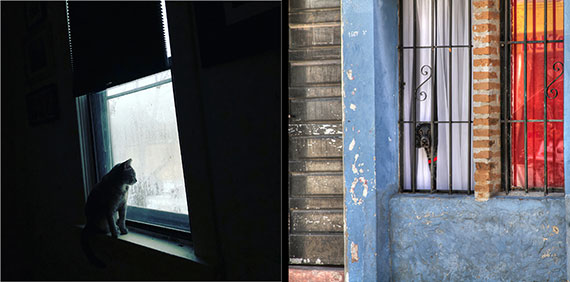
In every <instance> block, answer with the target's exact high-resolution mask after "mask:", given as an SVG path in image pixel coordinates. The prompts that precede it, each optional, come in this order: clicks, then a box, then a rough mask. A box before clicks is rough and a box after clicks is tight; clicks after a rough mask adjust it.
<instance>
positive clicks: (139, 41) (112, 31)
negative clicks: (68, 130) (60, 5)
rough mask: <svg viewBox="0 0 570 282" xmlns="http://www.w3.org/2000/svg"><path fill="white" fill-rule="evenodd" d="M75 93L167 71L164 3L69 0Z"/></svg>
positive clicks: (99, 88) (86, 91)
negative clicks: (163, 22)
mask: <svg viewBox="0 0 570 282" xmlns="http://www.w3.org/2000/svg"><path fill="white" fill-rule="evenodd" d="M68 13H69V28H70V44H71V54H72V60H73V61H72V62H73V63H72V65H73V84H74V87H73V88H74V90H73V91H74V95H75V96H81V95H85V94H89V93H93V92H97V91H101V90H104V89H106V88H108V87H111V86H115V85H118V84H122V83H125V82H128V81H132V80H135V79H138V78H141V77H144V76H147V75H151V74H153V73H157V72H160V71H163V70H166V69H167V67H168V65H167V58H166V49H165V42H164V32H163V26H162V12H161V7H160V2H159V1H152V2H122V1H121V2H115V1H104V2H90V1H89V2H86V1H70V2H68Z"/></svg>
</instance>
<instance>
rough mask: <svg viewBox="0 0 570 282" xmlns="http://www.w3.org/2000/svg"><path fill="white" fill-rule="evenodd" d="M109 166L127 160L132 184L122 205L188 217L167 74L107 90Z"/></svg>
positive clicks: (170, 80)
mask: <svg viewBox="0 0 570 282" xmlns="http://www.w3.org/2000/svg"><path fill="white" fill-rule="evenodd" d="M106 100H107V108H108V120H109V130H110V136H111V151H112V158H113V163H117V162H120V161H123V160H126V159H129V158H132V159H133V162H132V166H133V167H134V168H135V170H136V172H137V179H138V182H137V183H136V184H135V185H133V187H132V188H131V189H130V190H129V198H128V204H129V205H130V206H136V207H141V208H147V209H153V210H161V211H167V212H173V213H179V214H188V206H187V203H186V191H185V185H184V177H183V173H182V160H181V157H180V143H179V141H178V130H177V124H176V114H175V108H174V96H173V91H172V79H171V74H170V70H167V71H164V72H160V73H157V74H155V75H151V76H147V77H144V78H141V79H138V80H135V81H132V82H129V83H125V84H122V85H119V86H116V87H113V88H109V89H107V93H106Z"/></svg>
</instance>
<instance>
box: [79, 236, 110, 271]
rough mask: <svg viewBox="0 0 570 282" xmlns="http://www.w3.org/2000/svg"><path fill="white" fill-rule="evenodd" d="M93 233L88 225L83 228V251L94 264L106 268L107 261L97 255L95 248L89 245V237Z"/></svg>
mask: <svg viewBox="0 0 570 282" xmlns="http://www.w3.org/2000/svg"><path fill="white" fill-rule="evenodd" d="M91 235H92V232H90V230H89V229H88V228H87V226H85V227H84V228H83V231H81V248H82V249H83V252H84V253H85V255H86V256H87V259H88V260H89V262H91V263H92V264H93V265H95V266H97V267H99V268H105V267H106V265H105V263H104V262H103V261H101V260H100V259H98V258H97V257H96V256H95V254H94V253H93V249H91V246H90V245H89V237H91Z"/></svg>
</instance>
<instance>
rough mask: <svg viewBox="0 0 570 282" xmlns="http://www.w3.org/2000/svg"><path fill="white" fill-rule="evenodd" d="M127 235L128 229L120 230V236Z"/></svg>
mask: <svg viewBox="0 0 570 282" xmlns="http://www.w3.org/2000/svg"><path fill="white" fill-rule="evenodd" d="M128 233H129V229H127V228H126V227H125V228H121V235H126V234H128Z"/></svg>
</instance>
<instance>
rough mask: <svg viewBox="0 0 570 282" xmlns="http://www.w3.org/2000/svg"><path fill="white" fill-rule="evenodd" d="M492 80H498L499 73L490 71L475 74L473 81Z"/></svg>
mask: <svg viewBox="0 0 570 282" xmlns="http://www.w3.org/2000/svg"><path fill="white" fill-rule="evenodd" d="M491 78H497V73H496V72H490V71H476V72H473V79H477V80H481V79H491Z"/></svg>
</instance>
